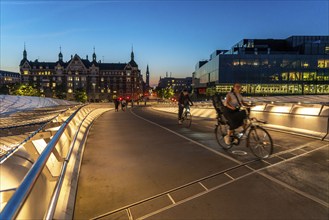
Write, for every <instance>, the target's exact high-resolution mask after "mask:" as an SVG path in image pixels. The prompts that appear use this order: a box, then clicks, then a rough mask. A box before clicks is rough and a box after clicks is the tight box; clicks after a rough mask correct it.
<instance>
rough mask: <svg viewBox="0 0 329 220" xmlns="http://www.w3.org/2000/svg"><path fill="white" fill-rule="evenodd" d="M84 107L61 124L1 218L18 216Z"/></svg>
mask: <svg viewBox="0 0 329 220" xmlns="http://www.w3.org/2000/svg"><path fill="white" fill-rule="evenodd" d="M82 107H83V106H81V107H79V108H78V109H77V110H76V111H75V112H74V113H73V114H72V115H71V116H70V117H69V118H68V119H66V121H65V122H64V123H63V124H62V125H61V127H60V128H59V130H58V131H57V132H56V134H55V135H54V136H53V138H52V139H51V140H50V141H49V143H48V144H47V146H46V148H45V149H44V150H43V151H42V153H41V154H40V156H39V158H38V159H37V160H36V161H35V163H34V164H33V165H32V167H31V169H30V170H29V171H28V173H27V174H26V175H25V177H24V179H23V181H22V182H21V184H20V185H19V187H18V188H17V190H16V192H15V193H14V195H12V197H11V198H10V200H9V201H8V203H7V204H6V206H5V207H4V208H3V210H2V212H1V213H0V219H14V218H16V217H17V215H18V214H19V211H20V210H21V208H22V207H23V205H24V203H25V201H26V199H27V197H28V196H29V195H30V193H31V191H32V189H33V187H34V185H35V183H36V181H37V180H38V177H39V176H40V174H41V172H42V170H43V168H44V167H45V165H46V163H47V161H48V158H49V156H50V155H51V153H52V152H53V150H54V148H55V146H56V144H57V142H58V141H59V139H60V137H61V135H62V134H63V133H64V131H65V129H66V128H67V126H68V124H69V123H70V121H71V120H72V119H73V118H74V116H75V115H76V114H77V112H78V111H79V110H80V109H81V108H82Z"/></svg>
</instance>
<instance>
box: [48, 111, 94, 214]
mask: <svg viewBox="0 0 329 220" xmlns="http://www.w3.org/2000/svg"><path fill="white" fill-rule="evenodd" d="M93 111H95V109H94V110H92V111H90V112H88V114H87V115H86V116H85V118H84V119H83V120H82V121H81V123H80V124H79V127H78V129H77V131H76V133H75V135H74V138H73V140H72V141H71V144H70V147H69V149H70V150H69V152H68V154H67V156H66V158H65V160H64V164H63V166H62V169H61V173H60V175H59V179H58V181H57V183H56V186H55V189H54V192H53V195H52V197H51V200H50V203H49V206H48V209H47V212H46V214H45V218H44V219H47V220H48V219H53V217H54V214H55V210H56V206H57V202H58V198H59V194H60V192H61V188H62V185H63V181H64V177H65V173H66V169H67V166H68V163H69V161H70V158H71V155H72V152H73V148H74V145H75V142H76V140H77V138H78V134H79V130H80V128H81V126H82V124H83V122H84V121H85V120H86V119H87V117H88V116H89V115H90V114H91V113H92V112H93Z"/></svg>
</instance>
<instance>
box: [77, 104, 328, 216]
mask: <svg viewBox="0 0 329 220" xmlns="http://www.w3.org/2000/svg"><path fill="white" fill-rule="evenodd" d="M136 113H137V115H138V111H137V112H136ZM237 166H239V163H238V162H236V161H234V160H230V159H228V158H227V157H225V155H221V153H216V152H213V151H211V150H209V149H207V148H204V147H202V146H201V145H200V144H198V143H196V142H193V141H190V140H188V139H186V138H184V137H182V136H179V135H177V134H175V133H174V132H170V131H168V130H166V129H164V128H162V127H160V126H157V125H156V124H153V123H152V122H148V121H146V120H144V119H142V118H139V117H137V116H136V115H135V114H133V113H131V112H130V111H129V110H128V111H127V112H114V111H112V112H108V113H105V114H104V115H102V116H101V117H100V118H99V119H98V120H97V121H96V122H95V124H94V125H93V127H92V129H91V131H90V134H89V136H88V140H87V143H86V149H85V152H84V158H83V162H82V167H81V173H80V178H79V186H78V193H77V199H76V207H75V214H74V218H75V219H86V218H88V219H89V218H94V217H97V216H98V217H101V216H103V218H102V219H137V218H141V217H144V218H150V219H154V218H158V219H257V218H259V219H264V218H265V217H266V218H267V219H271V218H270V217H272V219H274V218H275V216H276V219H278V218H285V219H288V218H289V219H312V218H316V219H325V218H326V216H327V208H326V207H324V206H322V205H319V204H317V203H314V202H313V201H311V200H309V199H308V198H305V197H303V196H301V195H299V194H297V193H296V192H294V191H292V190H289V189H287V188H285V187H283V186H281V185H279V184H276V183H274V182H272V181H270V180H268V179H267V178H264V177H263V176H260V175H258V174H256V173H252V171H251V170H250V169H248V168H247V167H245V166H242V167H239V168H236V169H232V170H229V171H227V172H225V173H224V172H223V173H221V171H225V170H227V169H230V168H234V167H237ZM214 173H217V174H218V175H214V176H213V177H211V178H205V177H207V176H209V175H212V174H214ZM199 180H200V181H199ZM186 184H188V185H186ZM184 185H185V186H184ZM143 200H145V201H143ZM134 203H136V204H135V205H133V206H131V204H134ZM125 206H126V207H125ZM121 209H122V210H121ZM113 210H120V211H118V212H116V213H113V214H110V212H111V211H113ZM279 210H281V211H279ZM258 216H259V217H258ZM324 217H325V218H324Z"/></svg>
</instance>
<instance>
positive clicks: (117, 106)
mask: <svg viewBox="0 0 329 220" xmlns="http://www.w3.org/2000/svg"><path fill="white" fill-rule="evenodd" d="M114 106H115V111H116V112H117V111H119V100H118V99H114Z"/></svg>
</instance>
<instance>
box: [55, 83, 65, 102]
mask: <svg viewBox="0 0 329 220" xmlns="http://www.w3.org/2000/svg"><path fill="white" fill-rule="evenodd" d="M55 95H56V97H57V98H59V99H65V98H66V87H65V85H64V84H60V85H57V86H56V90H55Z"/></svg>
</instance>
